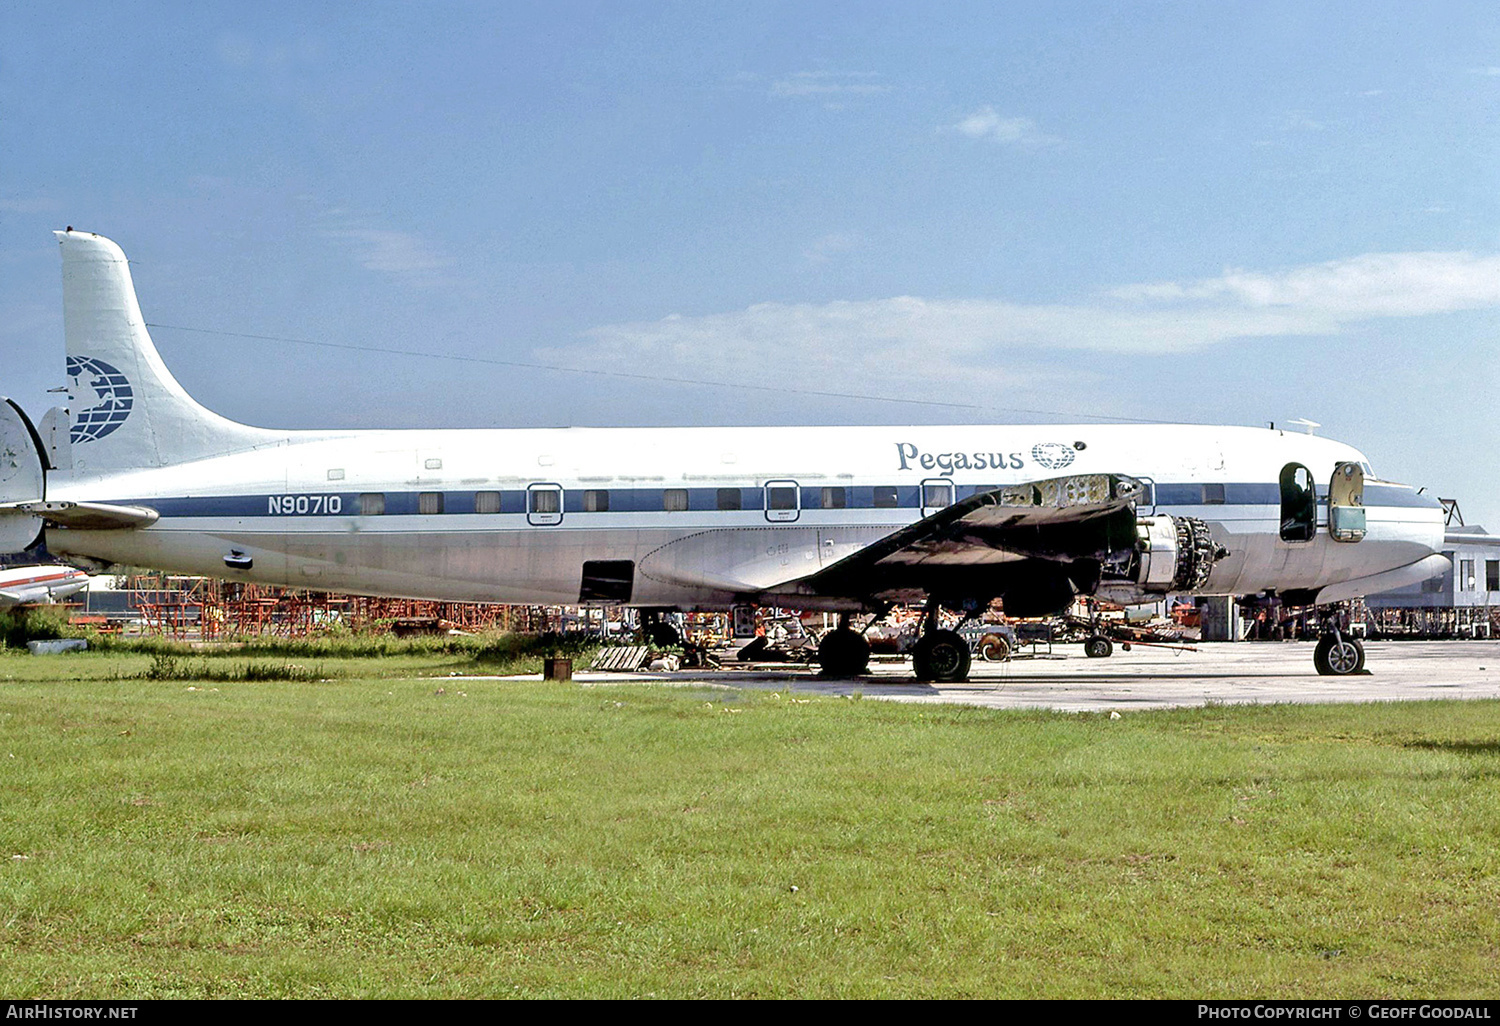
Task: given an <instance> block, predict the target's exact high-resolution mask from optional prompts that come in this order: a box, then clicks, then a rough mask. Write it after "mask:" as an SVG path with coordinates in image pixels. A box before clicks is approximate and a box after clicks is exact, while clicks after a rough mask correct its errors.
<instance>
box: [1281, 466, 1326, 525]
mask: <svg viewBox="0 0 1500 1026" xmlns="http://www.w3.org/2000/svg"><path fill="white" fill-rule="evenodd" d="M1317 530H1318V494H1317V492H1316V491H1314V490H1313V476H1312V471H1310V470H1308V469H1307V468H1306V467H1304V466H1303V465H1302V464H1300V463H1288V464H1287V465H1286V466H1285V467H1282V468H1281V540H1282V541H1289V542H1305V541H1312V538H1313V535H1314V534H1316V533H1317Z"/></svg>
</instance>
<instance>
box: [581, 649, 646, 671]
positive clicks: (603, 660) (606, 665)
mask: <svg viewBox="0 0 1500 1026" xmlns="http://www.w3.org/2000/svg"><path fill="white" fill-rule="evenodd" d="M650 656H651V650H650V649H649V648H647V647H646V646H645V645H628V646H624V647H619V648H601V649H600V650H599V654H598V655H596V656H595V657H594V663H593V665H592V666H590V667H589V669H591V670H639V669H640V668H641V667H642V666H645V665H646V662H647V660H648V659H650Z"/></svg>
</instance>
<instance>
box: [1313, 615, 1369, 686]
mask: <svg viewBox="0 0 1500 1026" xmlns="http://www.w3.org/2000/svg"><path fill="white" fill-rule="evenodd" d="M1341 619H1342V618H1341V616H1340V615H1339V614H1338V613H1332V614H1328V615H1327V617H1326V619H1324V621H1323V636H1322V637H1321V638H1319V639H1318V647H1317V648H1315V649H1313V666H1315V667H1317V670H1318V672H1319V673H1320V674H1322V675H1323V676H1325V677H1346V676H1349V675H1350V674H1354V673H1360V672H1363V670H1364V668H1365V646H1364V643H1363V642H1362V641H1360V640H1359V639H1358V638H1356V637H1354V636H1353V635H1352V634H1345V633H1344V631H1343V630H1342V629H1341V624H1340V621H1341ZM1343 626H1344V627H1347V624H1344V625H1343Z"/></svg>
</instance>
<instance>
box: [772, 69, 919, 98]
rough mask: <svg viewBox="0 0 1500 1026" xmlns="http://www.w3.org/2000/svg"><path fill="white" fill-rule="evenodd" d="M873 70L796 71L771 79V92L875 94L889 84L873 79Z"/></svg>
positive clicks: (824, 95)
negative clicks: (774, 79) (772, 80)
mask: <svg viewBox="0 0 1500 1026" xmlns="http://www.w3.org/2000/svg"><path fill="white" fill-rule="evenodd" d="M879 77H880V76H879V75H878V74H876V73H875V72H873V71H799V72H796V73H795V74H792V75H788V76H787V77H785V78H779V79H777V80H776V81H775V82H772V83H771V95H772V96H775V97H779V98H781V99H793V98H799V97H817V98H820V99H827V98H830V97H850V96H877V95H879V94H881V93H888V92H890V91H891V87H890V86H888V85H884V84H882V83H880V82H877V81H875V80H876V79H878V78H879Z"/></svg>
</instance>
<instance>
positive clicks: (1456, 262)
mask: <svg viewBox="0 0 1500 1026" xmlns="http://www.w3.org/2000/svg"><path fill="white" fill-rule="evenodd" d="M1478 308H1500V257H1494V256H1492V257H1479V256H1474V255H1472V254H1467V253H1374V254H1366V255H1363V256H1358V257H1354V258H1351V259H1349V260H1341V261H1332V262H1329V263H1324V264H1316V265H1311V266H1307V267H1299V268H1293V269H1291V270H1287V271H1281V272H1275V273H1264V272H1251V271H1228V272H1226V273H1225V274H1223V275H1221V276H1220V277H1217V278H1207V279H1198V280H1194V281H1188V282H1158V283H1150V284H1140V285H1130V286H1124V287H1120V288H1115V289H1111V290H1108V291H1107V292H1105V293H1103V294H1102V295H1100V296H1099V297H1098V298H1096V299H1095V300H1093V301H1089V302H1084V303H1078V304H1049V305H1033V304H1024V303H1013V302H1009V301H1006V300H1003V299H923V298H920V297H916V296H896V297H893V298H889V299H871V300H837V301H834V302H828V303H759V304H756V305H754V306H750V307H747V308H745V309H743V310H734V311H729V312H725V313H717V314H708V315H704V316H693V317H685V316H680V315H673V316H670V317H665V318H662V319H661V320H657V321H644V322H636V323H628V324H612V325H605V326H602V327H599V328H595V329H593V330H591V331H589V332H587V333H585V336H584V338H583V340H582V341H581V342H580V343H579V344H578V345H577V346H571V347H566V348H562V349H550V350H546V351H544V352H542V353H540V354H539V355H540V356H543V357H545V358H546V359H547V360H549V361H550V362H565V363H569V364H573V365H578V366H663V367H671V366H678V367H684V366H692V367H704V368H712V369H713V376H715V377H720V378H723V379H725V380H736V379H743V380H757V381H758V380H764V378H765V376H766V368H768V367H782V368H795V369H796V372H797V374H798V375H799V378H800V377H805V378H806V379H807V380H810V381H820V382H825V383H826V382H839V383H840V387H841V388H846V387H847V388H850V389H886V390H889V389H890V388H891V387H892V382H899V383H901V386H902V387H903V388H906V387H910V388H911V389H913V390H915V391H916V392H920V393H922V394H925V395H934V394H946V392H947V391H948V390H951V389H952V388H953V387H955V386H962V387H963V391H964V392H966V393H972V392H974V391H975V390H978V391H981V392H982V391H983V390H985V389H994V388H1000V387H1003V386H1007V385H1012V384H1014V383H1016V382H1017V381H1022V380H1024V381H1025V382H1027V383H1028V384H1030V385H1035V384H1036V383H1037V372H1036V369H1035V364H1032V365H1030V366H1016V367H1011V365H1012V364H1016V363H1022V362H1024V360H1023V358H1024V357H1027V356H1029V357H1030V358H1031V359H1033V360H1035V359H1037V358H1040V357H1046V356H1050V357H1053V358H1054V359H1052V361H1051V362H1052V364H1053V367H1054V369H1053V370H1052V371H1051V373H1052V374H1053V375H1054V376H1058V377H1060V376H1062V375H1063V374H1077V373H1087V369H1088V361H1087V360H1086V359H1082V360H1072V361H1070V360H1066V359H1064V360H1057V359H1055V357H1057V356H1059V355H1060V354H1062V353H1065V352H1067V351H1074V352H1080V353H1088V352H1093V353H1118V354H1129V355H1141V356H1152V355H1161V354H1169V353H1187V352H1193V351H1198V350H1202V349H1205V348H1208V347H1211V346H1214V345H1218V344H1222V343H1225V342H1229V341H1233V340H1237V339H1249V338H1272V337H1279V336H1308V335H1332V334H1336V333H1338V332H1340V331H1341V330H1342V329H1343V328H1344V326H1346V325H1348V324H1350V323H1354V322H1358V321H1364V320H1371V319H1376V318H1386V317H1411V316H1420V315H1423V314H1430V313H1441V312H1448V311H1455V310H1467V309H1478Z"/></svg>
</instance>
